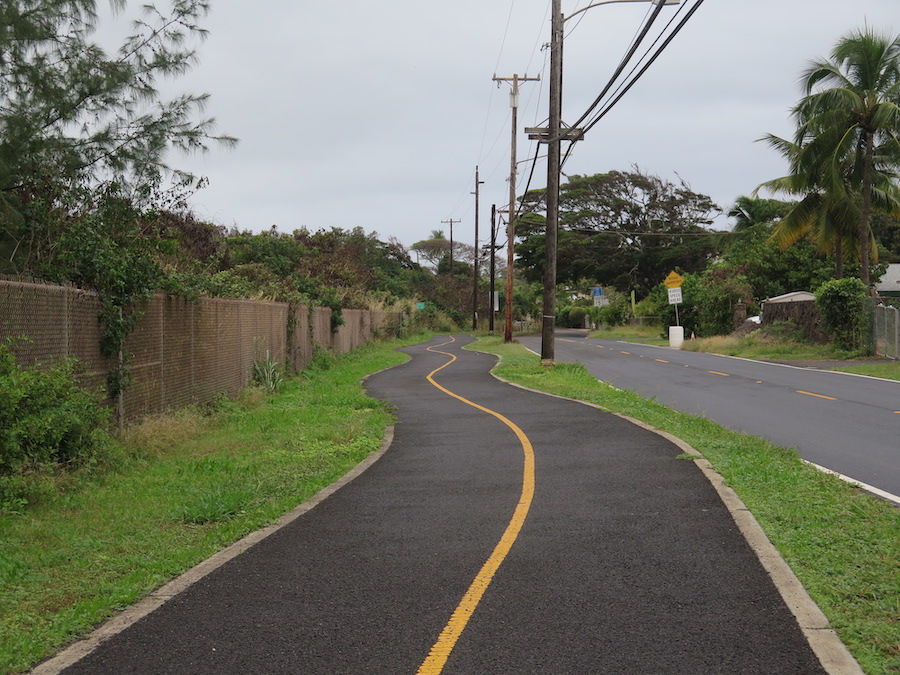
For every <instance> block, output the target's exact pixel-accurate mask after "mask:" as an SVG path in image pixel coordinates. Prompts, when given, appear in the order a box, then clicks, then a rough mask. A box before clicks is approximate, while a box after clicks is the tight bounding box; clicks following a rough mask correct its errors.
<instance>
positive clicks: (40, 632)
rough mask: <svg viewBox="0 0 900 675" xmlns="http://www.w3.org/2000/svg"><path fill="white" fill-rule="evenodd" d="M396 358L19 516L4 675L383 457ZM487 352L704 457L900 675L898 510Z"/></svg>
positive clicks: (193, 416)
mask: <svg viewBox="0 0 900 675" xmlns="http://www.w3.org/2000/svg"><path fill="white" fill-rule="evenodd" d="M420 339H421V338H420ZM415 341H417V340H415V339H413V340H411V341H410V343H411V342H415ZM397 346H399V343H396V342H395V343H389V344H386V343H375V344H370V345H367V346H365V347H362V348H361V349H359V350H357V351H356V352H354V353H353V354H351V355H347V356H344V357H338V358H333V359H332V358H330V357H329V358H324V357H323V358H320V359H318V364H319V365H318V366H317V367H315V368H312V369H311V370H310V371H308V372H307V373H305V374H304V375H303V376H301V377H297V378H292V379H289V380H287V381H286V382H285V383H284V385H283V387H282V389H281V390H280V392H279V393H278V394H277V395H276V396H273V397H271V398H268V397H265V396H264V395H263V394H261V393H260V392H259V391H258V390H250V391H248V392H247V394H246V395H245V396H244V397H243V399H242V403H235V402H224V403H223V405H222V406H221V408H220V410H219V412H218V413H217V414H215V415H213V416H201V415H199V414H198V413H197V412H196V411H183V412H181V413H178V414H175V415H172V416H168V417H164V418H159V419H151V420H148V421H147V422H146V423H144V424H143V425H141V427H138V428H135V429H132V430H130V432H129V433H128V434H127V435H126V436H125V438H124V439H123V440H124V441H125V442H127V444H128V452H127V453H125V454H126V455H127V456H130V457H133V458H135V459H132V460H131V461H130V463H127V464H125V465H124V466H123V468H121V469H120V470H119V471H118V472H115V473H109V474H106V475H103V476H100V477H96V476H95V477H93V478H86V479H81V482H79V481H78V480H77V479H76V480H72V479H69V481H68V482H67V483H66V489H65V490H60V491H58V492H54V491H48V492H47V496H46V497H45V498H44V499H43V500H41V501H40V502H39V503H37V504H35V505H32V506H30V507H29V508H28V510H27V511H26V512H25V514H24V515H21V516H5V517H0V635H3V638H4V639H3V640H0V672H5V673H11V672H21V671H24V670H27V669H28V668H29V667H30V666H31V665H33V664H35V663H36V662H38V661H40V660H41V659H42V658H45V657H46V656H48V655H50V654H52V653H53V652H54V651H55V650H57V649H58V648H59V647H60V646H61V645H63V644H64V643H65V642H67V641H69V640H71V639H72V638H74V637H76V636H78V635H80V634H82V633H84V632H86V631H88V630H89V629H90V628H91V627H92V626H94V625H96V624H97V623H99V622H101V621H103V620H105V619H107V618H109V617H110V616H112V615H113V614H114V613H115V612H116V611H118V610H120V609H122V608H124V607H126V606H128V605H130V604H132V603H134V602H135V601H137V600H139V599H140V598H141V597H143V596H144V595H146V594H147V593H148V592H149V591H151V590H152V589H154V588H157V587H159V586H160V585H161V584H163V583H164V582H166V581H167V580H168V579H170V578H172V577H173V576H175V575H177V574H179V573H180V572H182V571H184V570H186V569H189V568H190V567H192V566H193V565H195V564H196V563H197V562H199V561H201V560H203V559H205V558H207V557H208V556H210V555H211V554H213V553H214V552H216V551H218V550H220V549H222V548H224V547H225V546H227V545H228V544H230V543H232V542H233V541H235V540H237V539H238V538H240V537H242V536H244V535H245V534H247V533H249V532H252V531H254V530H256V529H259V528H260V527H262V526H264V525H266V524H268V523H270V522H272V521H273V520H275V519H276V518H277V517H278V516H280V515H282V514H283V513H285V512H287V511H289V510H290V509H292V508H293V507H294V506H296V505H297V504H299V503H301V502H302V501H304V500H305V499H307V498H308V497H310V496H312V495H313V494H315V493H316V492H317V491H318V490H319V489H321V488H322V487H324V486H326V485H328V484H330V483H331V482H333V481H334V480H336V479H337V478H338V477H340V476H342V475H343V474H344V473H346V471H347V470H349V469H350V468H351V467H353V466H355V465H356V464H357V463H358V462H359V461H360V460H362V459H363V458H364V457H365V456H366V455H368V454H369V453H370V452H372V451H373V450H375V449H377V447H378V445H379V443H380V441H381V439H382V437H383V433H384V429H385V427H386V426H387V425H388V424H389V423H390V422H391V416H390V412H389V411H388V410H387V408H386V406H384V405H383V404H381V403H379V402H377V401H373V400H372V399H369V398H367V397H366V396H365V395H364V394H363V393H362V387H361V386H360V381H361V379H362V378H363V377H364V376H365V375H366V374H368V373H371V372H375V371H378V370H381V369H382V368H385V367H388V366H390V365H395V364H397V363H400V362H402V361H403V360H404V359H405V358H406V357H404V356H403V355H402V354H400V353H398V352H396V351H395V348H396V347H397ZM478 346H479V348H481V349H486V350H490V351H492V352H495V353H501V354H502V355H503V362H502V363H501V365H500V366H499V369H498V371H499V373H500V374H501V375H502V376H503V377H505V378H507V379H510V380H515V381H517V382H521V383H522V384H524V385H526V386H530V387H533V388H535V389H543V390H545V391H551V392H553V393H558V394H561V395H565V396H570V397H573V398H581V399H583V400H589V401H591V402H594V403H597V404H599V405H602V406H604V407H606V408H609V409H613V410H617V411H620V412H622V413H624V414H627V415H630V416H632V417H635V418H638V419H642V420H644V421H645V422H647V423H649V424H652V425H653V426H655V427H657V428H659V429H664V430H666V431H669V432H671V433H673V434H675V435H677V436H679V437H681V438H683V439H684V440H686V441H687V442H688V443H690V444H691V445H693V446H694V447H695V448H696V449H697V450H699V451H700V452H702V453H703V454H704V455H705V456H706V457H707V458H708V459H709V460H710V461H711V462H712V463H713V464H714V466H715V467H716V468H717V470H718V471H719V472H720V473H721V474H722V475H723V476H724V477H725V479H726V480H727V481H728V483H729V484H730V485H731V486H732V487H733V488H734V489H735V490H736V491H737V492H738V494H739V495H740V496H741V497H742V499H743V500H744V501H745V503H747V505H748V507H749V508H750V509H751V510H752V511H753V513H754V514H755V515H756V517H757V518H758V519H759V521H760V523H761V524H762V526H763V527H764V528H765V530H766V532H767V533H768V535H769V537H770V538H771V539H772V540H773V542H774V543H775V544H776V546H778V548H779V550H780V551H781V552H782V554H783V555H784V556H785V558H786V559H787V560H788V562H789V563H790V564H791V566H792V567H793V569H794V570H795V572H796V573H797V574H798V576H799V577H800V578H801V580H802V581H803V582H804V584H805V585H806V587H807V588H808V589H809V591H810V592H811V593H812V595H813V597H814V598H815V599H816V601H817V602H818V603H819V604H820V606H821V607H822V609H823V610H824V611H825V612H826V614H828V616H829V618H830V620H831V622H832V624H833V625H834V626H835V628H836V629H837V630H838V632H839V633H840V635H841V637H842V638H843V640H844V641H845V643H846V644H847V645H848V646H849V647H850V649H851V650H852V651H853V653H854V655H855V656H856V658H857V659H859V661H860V662H861V663H862V665H863V667H864V668H865V669H866V672H868V673H873V674H881V673H896V672H898V671H900V551H898V548H900V510H898V509H896V508H893V507H890V506H888V505H887V504H885V503H883V502H880V501H878V500H875V499H873V498H871V497H869V496H868V495H866V494H863V493H860V492H859V491H857V490H855V489H854V488H852V487H851V486H848V485H846V484H844V483H842V482H840V481H837V480H836V479H833V478H831V477H829V476H826V475H824V474H821V473H819V472H818V471H815V470H813V469H811V468H809V467H807V466H806V465H804V464H802V463H801V462H800V461H799V459H798V458H797V456H796V454H795V453H793V452H792V451H789V450H785V449H782V448H778V447H775V446H772V445H771V444H768V443H766V442H764V441H761V440H759V439H755V438H752V437H748V436H742V435H739V434H735V433H732V432H730V431H727V430H725V429H723V428H721V427H719V426H717V425H715V424H713V423H712V422H709V421H708V420H704V419H700V418H695V417H691V416H689V415H686V414H683V413H678V412H674V411H672V410H670V409H668V408H665V407H664V406H662V405H659V404H658V403H655V402H652V401H647V400H645V399H642V398H640V397H638V396H637V395H635V394H632V393H630V392H623V391H617V390H615V389H613V388H611V387H609V386H607V385H604V384H602V383H599V382H597V381H596V379H595V378H593V377H592V376H591V375H590V374H589V373H587V372H586V371H585V370H584V369H583V368H582V367H580V366H577V365H566V364H559V365H557V366H555V367H553V368H543V367H541V366H540V365H539V360H538V358H537V357H535V356H533V355H531V354H529V353H527V352H525V350H524V349H522V348H521V347H520V346H518V345H509V346H504V345H502V344H501V343H500V339H499V338H491V339H486V340H482V341H481V342H479V343H478Z"/></svg>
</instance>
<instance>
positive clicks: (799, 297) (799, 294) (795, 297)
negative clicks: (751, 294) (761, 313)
mask: <svg viewBox="0 0 900 675" xmlns="http://www.w3.org/2000/svg"><path fill="white" fill-rule="evenodd" d="M815 299H816V296H815V294H814V293H810V292H809V291H793V292H792V293H785V294H784V295H776V296H775V297H774V298H767V299H766V300H763V302H809V301H811V300H815Z"/></svg>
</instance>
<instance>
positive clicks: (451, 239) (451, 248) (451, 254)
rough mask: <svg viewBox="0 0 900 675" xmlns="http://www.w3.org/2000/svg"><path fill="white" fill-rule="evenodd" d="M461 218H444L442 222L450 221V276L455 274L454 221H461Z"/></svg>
mask: <svg viewBox="0 0 900 675" xmlns="http://www.w3.org/2000/svg"><path fill="white" fill-rule="evenodd" d="M461 222H462V221H461V220H453V218H451V219H450V220H442V221H441V223H442V224H444V225H446V224H447V223H450V276H453V223H461Z"/></svg>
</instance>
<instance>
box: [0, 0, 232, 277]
mask: <svg viewBox="0 0 900 675" xmlns="http://www.w3.org/2000/svg"><path fill="white" fill-rule="evenodd" d="M111 4H112V5H113V7H114V8H117V9H121V8H122V7H124V6H125V2H124V0H113V2H112V3H111ZM208 10H209V4H208V2H206V0H173V2H172V4H171V7H170V8H169V10H168V12H167V13H163V12H161V11H160V10H158V9H157V8H156V7H155V6H153V5H147V6H145V9H144V11H145V14H144V16H143V18H141V19H139V20H137V21H135V23H134V34H133V35H131V36H129V37H127V38H126V39H125V40H124V41H123V43H122V46H121V47H120V48H119V50H118V53H117V54H115V55H114V56H110V55H107V53H106V52H105V51H104V50H103V49H102V48H101V47H100V46H99V45H98V44H96V43H95V42H92V40H91V38H92V35H93V34H94V32H95V29H96V25H97V20H98V19H97V14H96V2H95V0H64V1H62V2H45V1H41V0H7V1H6V2H4V3H3V5H2V8H0V25H2V26H3V30H2V31H0V235H2V239H3V240H5V241H4V242H3V243H4V244H6V246H5V248H6V249H7V250H8V252H9V254H10V255H14V253H13V252H18V253H21V248H22V246H23V245H26V244H27V242H28V241H30V239H31V238H32V237H33V235H34V229H35V227H38V226H40V224H39V223H35V222H34V220H33V218H29V216H30V215H33V214H29V206H30V205H31V204H32V203H34V202H36V201H37V202H41V201H43V202H44V203H45V205H46V207H47V208H55V209H59V210H60V211H61V212H63V213H64V214H72V213H74V212H77V211H78V210H79V209H80V208H82V207H83V200H82V199H81V197H83V196H84V194H85V192H84V190H85V189H86V190H87V191H88V192H90V191H91V190H93V189H96V188H98V187H102V186H105V185H113V184H114V185H115V186H116V191H117V192H119V193H122V194H124V195H125V196H127V197H128V198H130V199H132V200H133V201H134V203H135V204H136V205H138V206H140V205H142V204H146V203H148V202H149V201H151V200H152V199H153V198H154V197H155V196H158V191H159V190H160V189H161V185H162V184H163V182H164V180H169V179H173V180H174V181H175V182H176V183H181V184H187V183H193V182H194V181H195V179H194V177H193V176H190V175H188V174H185V173H184V172H179V171H177V170H175V169H172V168H170V167H169V166H168V165H167V163H166V160H167V153H168V151H169V150H171V149H179V150H184V151H196V150H205V149H206V147H207V143H209V142H210V141H212V140H216V141H219V142H222V143H225V144H233V143H234V142H235V139H233V138H231V137H228V136H216V135H214V134H213V129H214V120H213V119H212V118H202V117H199V115H200V113H201V112H202V110H203V107H204V106H205V104H206V102H207V96H206V95H205V94H200V95H195V94H185V95H182V96H179V97H176V98H174V99H172V100H163V99H162V97H161V94H160V91H159V89H158V83H159V80H160V79H162V78H165V77H173V76H177V75H180V74H183V73H184V72H186V71H187V70H188V69H189V68H190V66H191V65H192V64H193V63H194V62H195V61H196V60H197V55H196V52H195V51H194V49H193V48H192V47H191V46H190V44H189V42H190V39H191V38H202V37H203V35H204V31H203V29H202V28H200V26H199V22H200V20H201V19H202V18H203V17H204V16H205V15H206V14H207V12H208ZM17 271H22V270H17Z"/></svg>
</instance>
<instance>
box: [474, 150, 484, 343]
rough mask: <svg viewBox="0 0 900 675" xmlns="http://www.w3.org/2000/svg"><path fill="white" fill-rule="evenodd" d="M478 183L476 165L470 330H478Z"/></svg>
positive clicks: (480, 183)
mask: <svg viewBox="0 0 900 675" xmlns="http://www.w3.org/2000/svg"><path fill="white" fill-rule="evenodd" d="M479 185H484V181H481V180H478V167H477V166H476V167H475V192H474V193H473V194H474V195H475V274H474V275H473V276H474V277H475V278H474V281H473V283H472V330H473V331H476V330H478V257H479V251H478V194H479V189H478V186H479Z"/></svg>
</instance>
